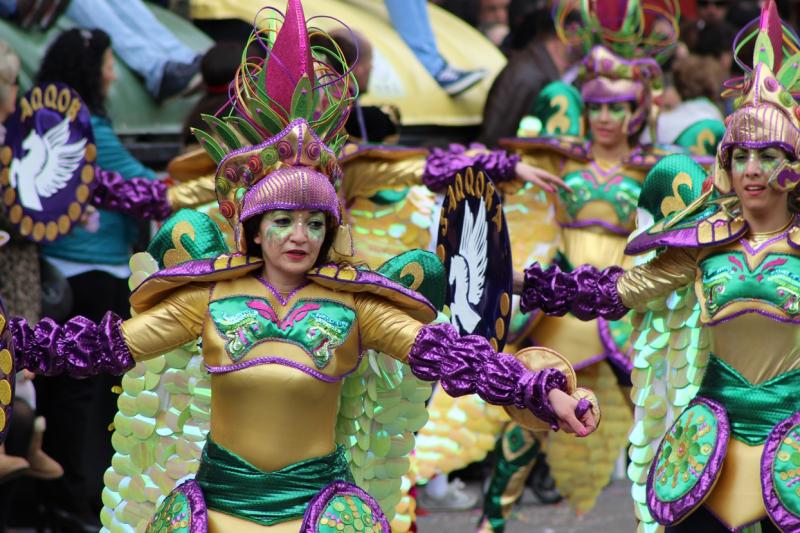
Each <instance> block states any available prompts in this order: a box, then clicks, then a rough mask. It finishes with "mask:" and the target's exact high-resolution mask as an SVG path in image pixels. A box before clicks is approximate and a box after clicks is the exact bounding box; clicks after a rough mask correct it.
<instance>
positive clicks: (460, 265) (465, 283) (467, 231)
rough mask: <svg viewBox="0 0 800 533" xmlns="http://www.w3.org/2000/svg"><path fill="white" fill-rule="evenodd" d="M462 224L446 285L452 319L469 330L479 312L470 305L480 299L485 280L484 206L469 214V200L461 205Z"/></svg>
mask: <svg viewBox="0 0 800 533" xmlns="http://www.w3.org/2000/svg"><path fill="white" fill-rule="evenodd" d="M464 207H465V212H464V223H463V226H462V228H461V242H460V243H459V247H458V253H457V254H456V255H454V256H453V257H452V258H451V259H450V277H449V280H448V281H449V283H450V288H451V289H452V292H453V297H452V300H453V303H452V305H451V306H450V312H451V314H452V322H453V323H454V324H456V325H457V326H459V327H460V328H461V329H462V331H465V332H466V333H472V332H474V331H475V328H476V327H478V322H480V320H481V315H479V314H478V313H477V312H475V309H474V308H473V306H475V305H478V304H479V303H480V301H481V298H483V290H484V283H485V281H486V264H487V262H488V257H487V251H486V248H487V242H486V232H487V229H486V226H487V224H486V207H485V205H484V203H483V202H481V203H480V207H479V208H478V213H477V214H476V216H474V217H473V215H472V211H471V210H470V208H469V203H467V204H465V206H464Z"/></svg>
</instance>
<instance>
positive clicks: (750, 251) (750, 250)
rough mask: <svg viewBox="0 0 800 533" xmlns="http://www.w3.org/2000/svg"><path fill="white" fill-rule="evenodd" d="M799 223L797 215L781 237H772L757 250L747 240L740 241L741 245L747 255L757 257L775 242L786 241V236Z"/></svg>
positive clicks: (799, 216) (757, 247)
mask: <svg viewBox="0 0 800 533" xmlns="http://www.w3.org/2000/svg"><path fill="white" fill-rule="evenodd" d="M798 223H800V215H795V217H794V220H793V221H792V223H791V224H789V225H788V226H786V229H785V230H784V231H783V232H782V233H781V234H780V235H776V236H775V237H772V238H771V239H768V240H766V241H764V242H762V243H761V244H759V245H758V246H756V247H755V248H753V247H752V246H750V242H749V241H748V240H747V239H745V238H742V239H739V243H741V245H742V246H744V249H745V250H746V251H747V253H748V254H750V255H756V254H757V253H758V252H760V251H761V250H763V249H764V248H766V247H767V246H769V245H770V244H772V243H774V242H777V241H779V240H781V239H785V238H786V235H787V234H788V233H789V232H790V231H791V230H793V229H794V227H795V226H796V225H797V224H798Z"/></svg>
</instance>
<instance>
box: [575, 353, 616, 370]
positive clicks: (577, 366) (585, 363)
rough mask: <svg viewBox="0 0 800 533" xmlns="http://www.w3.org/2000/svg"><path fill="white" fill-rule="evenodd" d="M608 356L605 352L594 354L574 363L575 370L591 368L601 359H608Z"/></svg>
mask: <svg viewBox="0 0 800 533" xmlns="http://www.w3.org/2000/svg"><path fill="white" fill-rule="evenodd" d="M607 357H608V356H607V355H606V354H604V353H601V354H597V355H593V356H591V357H590V358H588V359H584V360H583V361H581V362H580V363H576V364H574V365H572V368H573V370H575V372H577V371H578V370H583V369H584V368H589V367H590V366H592V365H595V364H597V363H599V362H600V361H602V360H604V359H606V358H607Z"/></svg>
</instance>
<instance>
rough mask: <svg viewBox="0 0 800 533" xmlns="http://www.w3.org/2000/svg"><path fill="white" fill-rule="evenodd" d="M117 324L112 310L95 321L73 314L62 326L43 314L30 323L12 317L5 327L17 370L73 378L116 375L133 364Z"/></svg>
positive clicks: (117, 320) (117, 319) (117, 318)
mask: <svg viewBox="0 0 800 533" xmlns="http://www.w3.org/2000/svg"><path fill="white" fill-rule="evenodd" d="M121 324H122V319H121V318H120V317H118V316H117V315H115V314H114V313H112V312H108V313H106V315H105V316H104V317H103V320H102V321H100V323H99V324H95V323H94V322H93V321H91V320H89V319H88V318H84V317H82V316H77V317H74V318H71V319H70V320H68V321H67V322H66V323H65V324H64V325H63V326H60V325H58V324H56V323H55V321H53V320H51V319H49V318H45V319H42V320H41V321H39V323H38V324H36V325H35V326H33V327H31V326H30V325H29V324H28V321H27V320H25V319H24V318H19V317H15V318H12V319H11V321H10V323H9V327H10V329H11V333H12V336H13V339H14V355H15V363H16V366H17V370H22V369H28V370H30V371H31V372H33V373H34V374H41V375H43V376H57V375H61V374H66V375H68V376H71V377H75V378H85V377H89V376H96V375H99V374H114V375H120V374H122V373H124V372H125V371H127V370H129V369H131V368H133V366H134V365H135V362H134V360H133V357H132V356H131V352H130V350H129V349H128V345H127V344H126V343H125V339H124V338H123V336H122V332H121V330H120V325H121Z"/></svg>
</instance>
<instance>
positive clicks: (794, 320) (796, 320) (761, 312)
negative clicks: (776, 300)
mask: <svg viewBox="0 0 800 533" xmlns="http://www.w3.org/2000/svg"><path fill="white" fill-rule="evenodd" d="M746 301H757V302H762V303H763V300H746ZM735 302H741V300H736V301H734V302H731V303H735ZM728 305H731V304H728ZM776 307H777V306H776ZM717 313H719V311H717ZM747 313H756V314H759V315H761V316H765V317H767V318H771V319H772V320H776V321H778V322H783V323H784V324H800V315H798V316H797V318H786V317H784V316H778V315H776V314H773V313H770V312H769V311H764V310H762V309H742V310H741V311H736V312H735V313H733V314H732V315H729V316H726V317H725V318H721V319H719V320H710V321H709V322H707V323H706V324H705V325H706V326H716V325H718V324H724V323H726V322H728V321H730V320H733V319H734V318H737V317H740V316H742V315H746V314H747Z"/></svg>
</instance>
